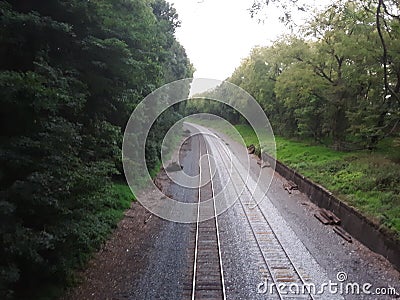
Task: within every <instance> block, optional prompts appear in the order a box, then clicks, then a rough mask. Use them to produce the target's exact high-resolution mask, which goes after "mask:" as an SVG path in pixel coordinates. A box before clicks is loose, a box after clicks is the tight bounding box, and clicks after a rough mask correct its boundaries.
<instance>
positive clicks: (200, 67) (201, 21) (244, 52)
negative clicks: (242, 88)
mask: <svg viewBox="0 0 400 300" xmlns="http://www.w3.org/2000/svg"><path fill="white" fill-rule="evenodd" d="M167 1H169V2H170V3H172V4H173V5H174V7H175V8H176V10H177V12H178V15H179V19H180V20H181V22H182V24H181V27H180V28H178V29H177V31H176V36H177V39H178V40H179V41H180V43H181V44H182V45H183V46H184V47H185V49H186V53H187V54H188V56H189V58H190V60H191V62H192V63H193V64H194V67H195V68H196V72H195V74H194V77H196V78H210V79H218V80H225V79H227V78H228V77H229V76H230V75H231V74H232V73H233V71H234V70H235V69H236V68H237V67H238V66H239V65H240V63H241V60H242V59H244V58H246V57H247V56H248V55H249V54H250V51H251V49H252V48H254V47H255V46H266V45H270V44H271V43H272V42H273V41H274V40H276V39H277V38H278V37H279V36H281V35H282V34H284V33H288V32H289V31H288V29H287V28H285V26H284V25H283V24H281V23H280V22H279V21H278V17H279V16H280V15H281V12H279V11H278V10H277V9H276V8H275V7H274V6H273V5H271V6H269V7H268V19H267V20H265V22H264V23H259V22H258V21H257V18H251V16H250V12H249V10H248V9H249V8H250V7H251V5H252V3H253V0H239V1H238V0H167ZM317 1H318V3H319V4H321V3H322V2H326V1H328V0H309V1H307V2H314V3H315V2H317ZM294 17H298V16H294Z"/></svg>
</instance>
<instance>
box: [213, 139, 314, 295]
mask: <svg viewBox="0 0 400 300" xmlns="http://www.w3.org/2000/svg"><path fill="white" fill-rule="evenodd" d="M215 138H218V137H217V136H215ZM219 139H220V138H219ZM216 144H217V145H216ZM214 145H216V147H215V148H216V149H217V151H218V154H219V156H220V157H221V161H222V163H223V164H224V166H225V168H226V170H228V171H229V168H228V166H227V165H226V163H225V159H224V157H223V156H222V154H221V151H220V150H219V149H218V148H221V145H220V144H219V143H218V142H217V143H214ZM222 149H223V151H224V152H225V155H226V157H228V156H229V154H228V153H227V151H226V149H224V147H222ZM232 165H233V167H234V168H235V170H236V172H237V174H238V175H239V177H240V179H241V181H242V182H243V183H244V185H245V188H246V189H247V191H248V193H249V195H250V197H251V199H252V200H253V201H254V202H255V203H257V201H256V199H254V196H253V193H252V192H251V191H250V189H249V187H248V185H247V184H246V181H245V180H244V178H243V176H242V175H241V174H240V172H239V170H238V168H237V167H236V166H235V164H234V163H233V161H232ZM228 174H229V177H230V178H231V179H232V175H231V173H230V172H228ZM232 182H233V181H232ZM233 187H234V189H235V191H236V194H237V195H238V198H239V202H240V204H241V207H242V209H243V211H244V213H245V216H246V219H247V221H248V223H249V225H250V228H251V231H252V233H253V236H254V238H255V240H256V243H257V246H258V248H259V250H260V252H261V254H262V257H263V259H264V262H265V265H266V266H267V269H268V272H269V274H270V276H271V278H272V280H273V282H274V287H275V289H276V291H277V293H278V295H279V298H280V299H284V298H283V296H284V295H282V294H281V293H280V291H279V289H278V288H277V285H278V280H277V279H276V278H275V276H274V274H273V272H272V270H271V266H270V265H269V263H268V259H267V258H266V257H265V254H264V252H263V251H262V248H261V245H260V243H259V241H258V238H257V235H256V233H255V230H254V228H253V226H252V224H251V221H250V218H249V216H248V214H247V212H246V209H245V206H244V204H243V201H242V199H241V198H240V195H241V193H239V191H238V190H237V188H236V185H235V184H233ZM265 196H266V197H267V195H265ZM255 207H257V208H258V210H259V211H260V213H261V214H262V216H263V218H264V220H265V222H266V224H267V225H268V227H269V229H270V231H271V232H272V233H273V235H274V237H275V240H276V241H277V242H278V244H279V246H280V248H281V249H282V251H283V253H284V255H285V256H286V258H287V259H288V261H289V263H290V264H291V266H292V267H293V270H294V272H295V273H296V275H297V276H298V278H299V279H300V281H301V283H302V284H303V286H306V281H305V280H304V278H303V276H302V275H301V274H300V272H299V270H298V268H297V267H296V266H295V264H294V262H293V260H292V259H291V258H290V256H289V254H288V253H287V251H286V250H285V248H284V247H283V245H282V243H281V242H280V240H279V238H278V237H277V235H276V233H275V231H274V230H273V229H272V226H271V224H270V223H269V221H268V220H267V217H266V216H265V214H264V212H263V211H262V209H261V208H260V207H259V204H257V205H256V206H255ZM255 207H253V208H255ZM308 296H309V297H310V298H311V299H312V300H314V299H315V298H314V296H313V295H312V294H311V293H310V291H308Z"/></svg>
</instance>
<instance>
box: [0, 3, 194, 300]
mask: <svg viewBox="0 0 400 300" xmlns="http://www.w3.org/2000/svg"><path fill="white" fill-rule="evenodd" d="M0 12H1V14H0V57H1V60H0V103H1V104H0V107H1V110H0V131H1V137H0V139H1V143H0V244H1V246H0V298H1V299H12V298H15V299H24V298H29V299H38V297H39V296H38V295H48V298H51V297H52V292H51V289H53V287H54V286H56V285H61V286H63V285H64V284H65V283H66V282H69V281H71V280H72V279H73V276H72V274H73V270H74V269H75V268H77V267H79V266H82V265H83V264H84V262H85V261H86V260H87V258H88V253H90V252H92V251H93V250H94V249H97V248H98V247H99V246H100V245H101V243H102V242H103V241H104V238H105V236H106V234H107V233H108V232H109V231H110V228H111V227H112V226H113V225H114V222H115V217H114V216H113V214H112V211H113V209H115V208H116V207H115V206H116V205H118V204H117V203H118V201H117V199H116V197H117V196H118V195H116V194H115V192H114V191H113V189H111V178H112V177H115V176H118V175H120V174H121V172H122V164H121V150H120V149H121V143H122V135H123V130H124V127H125V124H126V122H127V120H128V118H129V116H130V114H131V113H132V111H133V109H134V108H135V106H136V105H137V104H138V103H139V102H140V101H141V100H142V99H143V97H144V96H146V95H147V94H148V93H150V92H151V91H153V90H154V89H155V88H156V87H159V86H161V85H162V84H164V83H166V82H170V81H173V80H176V79H180V78H185V77H191V76H192V74H193V67H192V65H191V64H190V62H189V60H188V58H187V56H186V53H185V50H184V49H183V47H182V46H181V45H180V44H179V43H178V42H177V41H176V39H175V37H174V32H175V29H176V28H177V26H179V20H178V18H177V14H176V11H175V9H174V8H173V7H172V6H170V5H169V4H168V3H166V2H165V1H164V0H151V1H149V0H97V1H79V0H68V1H67V0H53V1H42V0H32V1H23V0H15V1H0ZM176 118H177V114H176V113H175V114H170V117H168V116H167V117H164V118H163V119H162V120H160V121H159V122H157V123H156V124H155V127H157V132H162V131H165V130H166V129H168V128H169V126H170V124H171V123H172V122H174V120H175V119H176ZM148 144H149V148H150V149H149V151H150V153H158V150H159V147H160V146H159V141H158V140H157V139H156V137H154V138H153V140H151V141H150V143H148ZM156 164H157V158H154V157H152V159H151V160H149V168H154V167H155V166H156ZM38 292H39V294H37V293H38Z"/></svg>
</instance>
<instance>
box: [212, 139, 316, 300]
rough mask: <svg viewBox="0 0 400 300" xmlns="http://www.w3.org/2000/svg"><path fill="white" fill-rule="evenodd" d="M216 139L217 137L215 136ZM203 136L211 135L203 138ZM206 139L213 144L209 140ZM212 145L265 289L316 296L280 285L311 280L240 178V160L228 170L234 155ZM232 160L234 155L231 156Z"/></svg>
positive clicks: (286, 295) (282, 295)
mask: <svg viewBox="0 0 400 300" xmlns="http://www.w3.org/2000/svg"><path fill="white" fill-rule="evenodd" d="M215 138H216V139H219V138H218V137H215ZM206 139H210V138H209V137H206ZM209 142H210V143H212V141H209ZM213 144H214V149H215V150H216V152H217V153H218V155H219V157H220V159H221V160H220V161H221V162H222V163H223V165H224V168H223V169H224V171H225V176H229V178H230V182H231V183H232V184H231V186H230V187H229V189H228V190H230V192H232V191H234V192H235V194H236V195H239V197H238V199H239V203H240V206H241V207H242V209H243V212H244V215H245V217H246V219H247V222H248V224H249V226H250V228H251V232H252V234H253V236H254V239H255V241H256V243H257V247H258V250H259V251H260V253H261V255H262V258H263V261H264V265H265V268H264V272H263V273H264V274H263V277H264V279H267V280H268V281H267V283H269V287H267V288H268V291H269V293H270V296H272V295H271V293H273V294H274V295H275V296H276V297H277V298H278V299H315V297H314V295H313V294H312V293H311V292H310V291H309V290H304V291H303V290H301V291H300V293H297V292H298V291H296V293H290V290H289V291H288V290H284V289H281V288H279V286H280V285H281V284H283V285H285V286H286V287H288V286H291V285H293V286H296V287H299V288H304V287H307V286H309V285H310V281H309V278H307V277H306V276H305V275H303V274H302V273H301V271H300V270H299V269H298V268H297V267H296V265H295V263H294V262H293V261H292V259H291V258H290V256H289V254H288V253H287V251H286V250H285V248H284V247H283V245H282V243H281V242H280V241H279V239H278V237H277V235H276V233H275V232H274V230H273V229H272V227H271V225H270V223H269V222H268V220H267V218H266V216H265V214H264V212H263V211H262V210H261V209H260V207H259V206H258V203H259V199H258V201H257V199H255V198H254V194H253V193H252V191H251V190H250V188H249V187H248V185H247V184H246V181H247V180H245V178H243V176H242V175H241V172H240V171H239V170H238V167H237V163H239V162H238V161H236V162H233V163H232V164H230V166H233V169H231V170H232V172H229V168H228V163H227V159H228V160H229V159H232V157H233V156H230V155H229V153H228V151H227V149H226V146H225V143H220V142H214V143H213ZM217 159H218V158H217ZM233 159H235V158H234V157H233ZM240 186H244V189H243V190H242V191H239V190H238V187H240ZM236 195H235V196H236Z"/></svg>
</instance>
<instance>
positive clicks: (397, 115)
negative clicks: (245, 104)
mask: <svg viewBox="0 0 400 300" xmlns="http://www.w3.org/2000/svg"><path fill="white" fill-rule="evenodd" d="M375 8H376V7H375V4H374V3H363V2H360V3H356V2H354V1H347V2H344V3H341V5H330V6H329V7H328V8H326V9H325V10H324V11H321V12H319V13H318V14H316V17H315V18H314V19H313V20H310V21H309V22H308V23H307V24H306V25H305V26H303V27H302V28H301V29H300V31H299V34H298V35H297V36H295V35H292V36H283V37H282V38H280V39H279V40H277V41H276V42H274V43H273V44H272V45H271V46H268V47H258V48H255V49H253V51H252V53H251V54H250V56H249V57H248V58H246V59H244V60H243V61H242V63H241V65H240V66H239V67H238V68H237V69H236V70H235V72H234V73H233V74H232V76H231V77H230V78H229V81H230V82H232V83H234V84H236V85H239V86H240V87H242V88H244V89H245V90H246V91H248V92H249V93H250V94H251V95H253V96H254V97H255V99H256V100H257V101H258V102H259V103H260V105H261V106H262V107H263V109H264V110H265V113H266V114H267V116H268V118H269V120H270V122H271V124H272V126H273V128H274V131H275V132H276V133H278V134H279V135H281V136H285V137H300V138H303V139H307V138H313V139H314V140H315V141H318V142H323V141H327V140H329V141H330V143H331V145H332V147H334V148H336V149H339V150H346V149H347V150H352V149H360V148H364V149H365V148H369V149H372V148H375V147H376V146H377V144H378V142H379V141H380V140H381V139H384V138H385V137H387V136H392V137H393V136H394V137H396V136H397V137H398V136H399V130H398V128H399V126H400V101H399V99H400V81H399V79H400V76H398V75H399V62H400V60H399V55H398V53H399V46H400V44H399V43H398V40H399V39H398V37H399V34H400V30H399V29H400V27H399V25H398V20H397V19H395V18H391V17H387V18H386V20H385V32H384V39H385V41H386V46H387V52H388V56H389V59H388V60H387V71H388V76H387V81H388V85H389V87H390V92H389V94H388V91H387V89H385V88H384V81H385V76H384V68H383V63H382V61H383V58H382V49H381V48H382V44H381V41H380V40H379V37H378V35H377V32H376V24H375V21H376V15H375V14H374V10H375Z"/></svg>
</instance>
